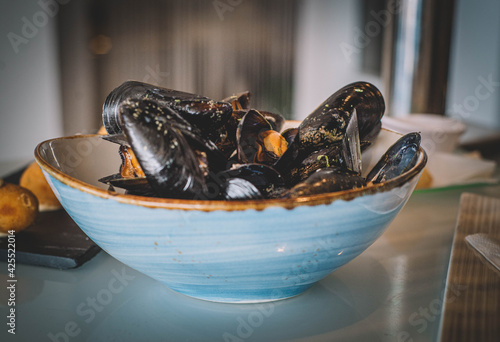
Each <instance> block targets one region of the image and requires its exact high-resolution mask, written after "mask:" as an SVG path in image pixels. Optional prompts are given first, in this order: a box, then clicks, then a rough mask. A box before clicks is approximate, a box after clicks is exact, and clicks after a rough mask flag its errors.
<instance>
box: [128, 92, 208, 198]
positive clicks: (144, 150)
mask: <svg viewBox="0 0 500 342" xmlns="http://www.w3.org/2000/svg"><path fill="white" fill-rule="evenodd" d="M165 112H167V113H168V114H169V115H173V113H174V112H173V111H172V110H170V109H169V108H163V109H161V108H159V107H155V108H153V107H151V103H149V102H148V101H139V102H137V101H127V102H124V103H123V104H122V105H121V106H120V114H121V117H122V119H123V130H124V133H125V135H126V137H127V141H128V142H129V144H130V146H131V148H132V150H133V151H134V154H135V155H136V157H137V159H138V160H139V163H140V165H141V167H142V169H143V171H144V173H145V174H146V178H147V179H148V182H149V184H150V185H151V187H152V188H153V189H154V190H155V192H156V193H157V194H158V195H159V196H160V197H170V198H193V197H194V196H196V195H197V194H200V193H203V192H204V191H205V190H206V185H205V178H204V175H203V169H202V168H201V167H200V165H199V159H198V157H197V155H196V154H195V152H194V151H193V149H192V148H191V146H190V145H189V144H188V142H187V140H186V138H185V137H184V135H183V134H182V132H181V130H179V129H178V128H177V127H175V126H174V125H172V123H171V121H169V120H167V119H166V115H165Z"/></svg>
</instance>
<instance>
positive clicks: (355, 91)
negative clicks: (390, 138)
mask: <svg viewBox="0 0 500 342" xmlns="http://www.w3.org/2000/svg"><path fill="white" fill-rule="evenodd" d="M325 105H328V107H329V108H336V109H339V110H344V111H347V112H350V113H352V111H353V110H354V109H356V112H357V116H358V128H359V137H360V140H361V141H365V140H366V139H365V137H366V136H367V135H368V134H370V133H371V132H372V131H373V127H374V126H376V125H377V124H378V123H379V122H380V120H381V119H382V116H383V115H384V112H385V101H384V97H383V96H382V93H381V92H380V90H378V88H377V87H375V86H374V85H373V84H371V83H368V82H354V83H351V84H348V85H346V86H345V87H342V88H341V89H339V90H337V91H336V92H335V93H334V94H333V95H332V96H330V97H329V98H328V99H327V100H326V101H325V102H323V104H322V105H320V107H318V109H321V108H322V107H323V106H325Z"/></svg>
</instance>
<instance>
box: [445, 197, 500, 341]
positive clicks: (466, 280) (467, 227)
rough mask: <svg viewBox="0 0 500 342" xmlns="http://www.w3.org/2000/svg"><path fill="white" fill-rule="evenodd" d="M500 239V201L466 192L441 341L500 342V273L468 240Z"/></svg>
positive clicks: (449, 278) (458, 227) (450, 275)
mask: <svg viewBox="0 0 500 342" xmlns="http://www.w3.org/2000/svg"><path fill="white" fill-rule="evenodd" d="M476 233H484V234H488V235H489V236H491V237H492V238H494V239H497V240H498V239H499V238H500V200H499V199H494V198H489V197H483V196H478V195H473V194H469V193H464V194H463V195H462V197H461V199H460V213H459V216H458V222H457V227H456V232H455V237H454V240H453V247H452V254H451V259H450V267H449V270H448V280H447V284H446V294H445V298H446V300H445V306H444V311H443V319H442V328H441V341H483V342H484V341H500V272H498V271H497V270H496V269H495V268H494V267H493V266H492V265H491V264H489V262H488V261H487V260H486V259H485V258H484V257H483V256H482V255H480V254H479V253H478V252H477V251H476V250H475V249H474V248H472V247H471V246H470V245H469V244H468V243H467V242H466V241H465V237H466V236H467V235H470V234H476Z"/></svg>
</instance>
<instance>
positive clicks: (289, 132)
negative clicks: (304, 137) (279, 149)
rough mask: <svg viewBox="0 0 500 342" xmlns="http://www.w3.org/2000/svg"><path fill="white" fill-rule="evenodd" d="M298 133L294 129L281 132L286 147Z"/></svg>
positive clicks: (296, 129)
mask: <svg viewBox="0 0 500 342" xmlns="http://www.w3.org/2000/svg"><path fill="white" fill-rule="evenodd" d="M298 132H299V130H298V128H296V127H294V128H288V129H286V130H284V131H283V132H281V135H282V136H283V138H285V140H286V142H287V143H288V145H290V144H291V143H292V142H293V140H294V139H295V137H296V136H297V133H298Z"/></svg>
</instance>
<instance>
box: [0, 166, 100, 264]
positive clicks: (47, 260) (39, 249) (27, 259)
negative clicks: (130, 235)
mask: <svg viewBox="0 0 500 342" xmlns="http://www.w3.org/2000/svg"><path fill="white" fill-rule="evenodd" d="M23 171H24V169H22V170H19V171H17V172H15V173H13V174H11V175H9V176H7V177H4V178H3V179H4V181H6V182H9V183H14V184H18V183H19V178H20V177H21V174H22V172H23ZM15 239H16V241H15V247H16V263H20V264H21V263H22V264H30V265H38V266H46V267H52V268H58V269H69V268H76V267H79V266H81V265H83V264H84V263H85V262H87V261H88V260H90V259H91V258H92V257H94V256H95V255H96V254H97V253H98V252H99V251H100V248H99V247H98V246H97V245H96V244H95V243H94V242H93V241H92V240H90V239H89V238H88V237H87V235H85V233H84V232H83V231H82V230H81V229H80V228H79V227H78V225H77V224H76V223H75V222H74V221H73V220H72V219H71V217H70V216H69V215H68V214H67V213H66V211H64V209H60V210H56V211H48V212H41V213H39V215H38V216H37V218H36V220H35V223H34V224H33V225H32V226H30V227H28V228H27V229H26V230H24V231H22V232H19V233H18V234H16V236H15ZM7 245H8V243H7V238H6V237H3V238H0V257H1V258H2V260H6V258H7V250H8V248H7V247H8V246H7Z"/></svg>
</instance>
